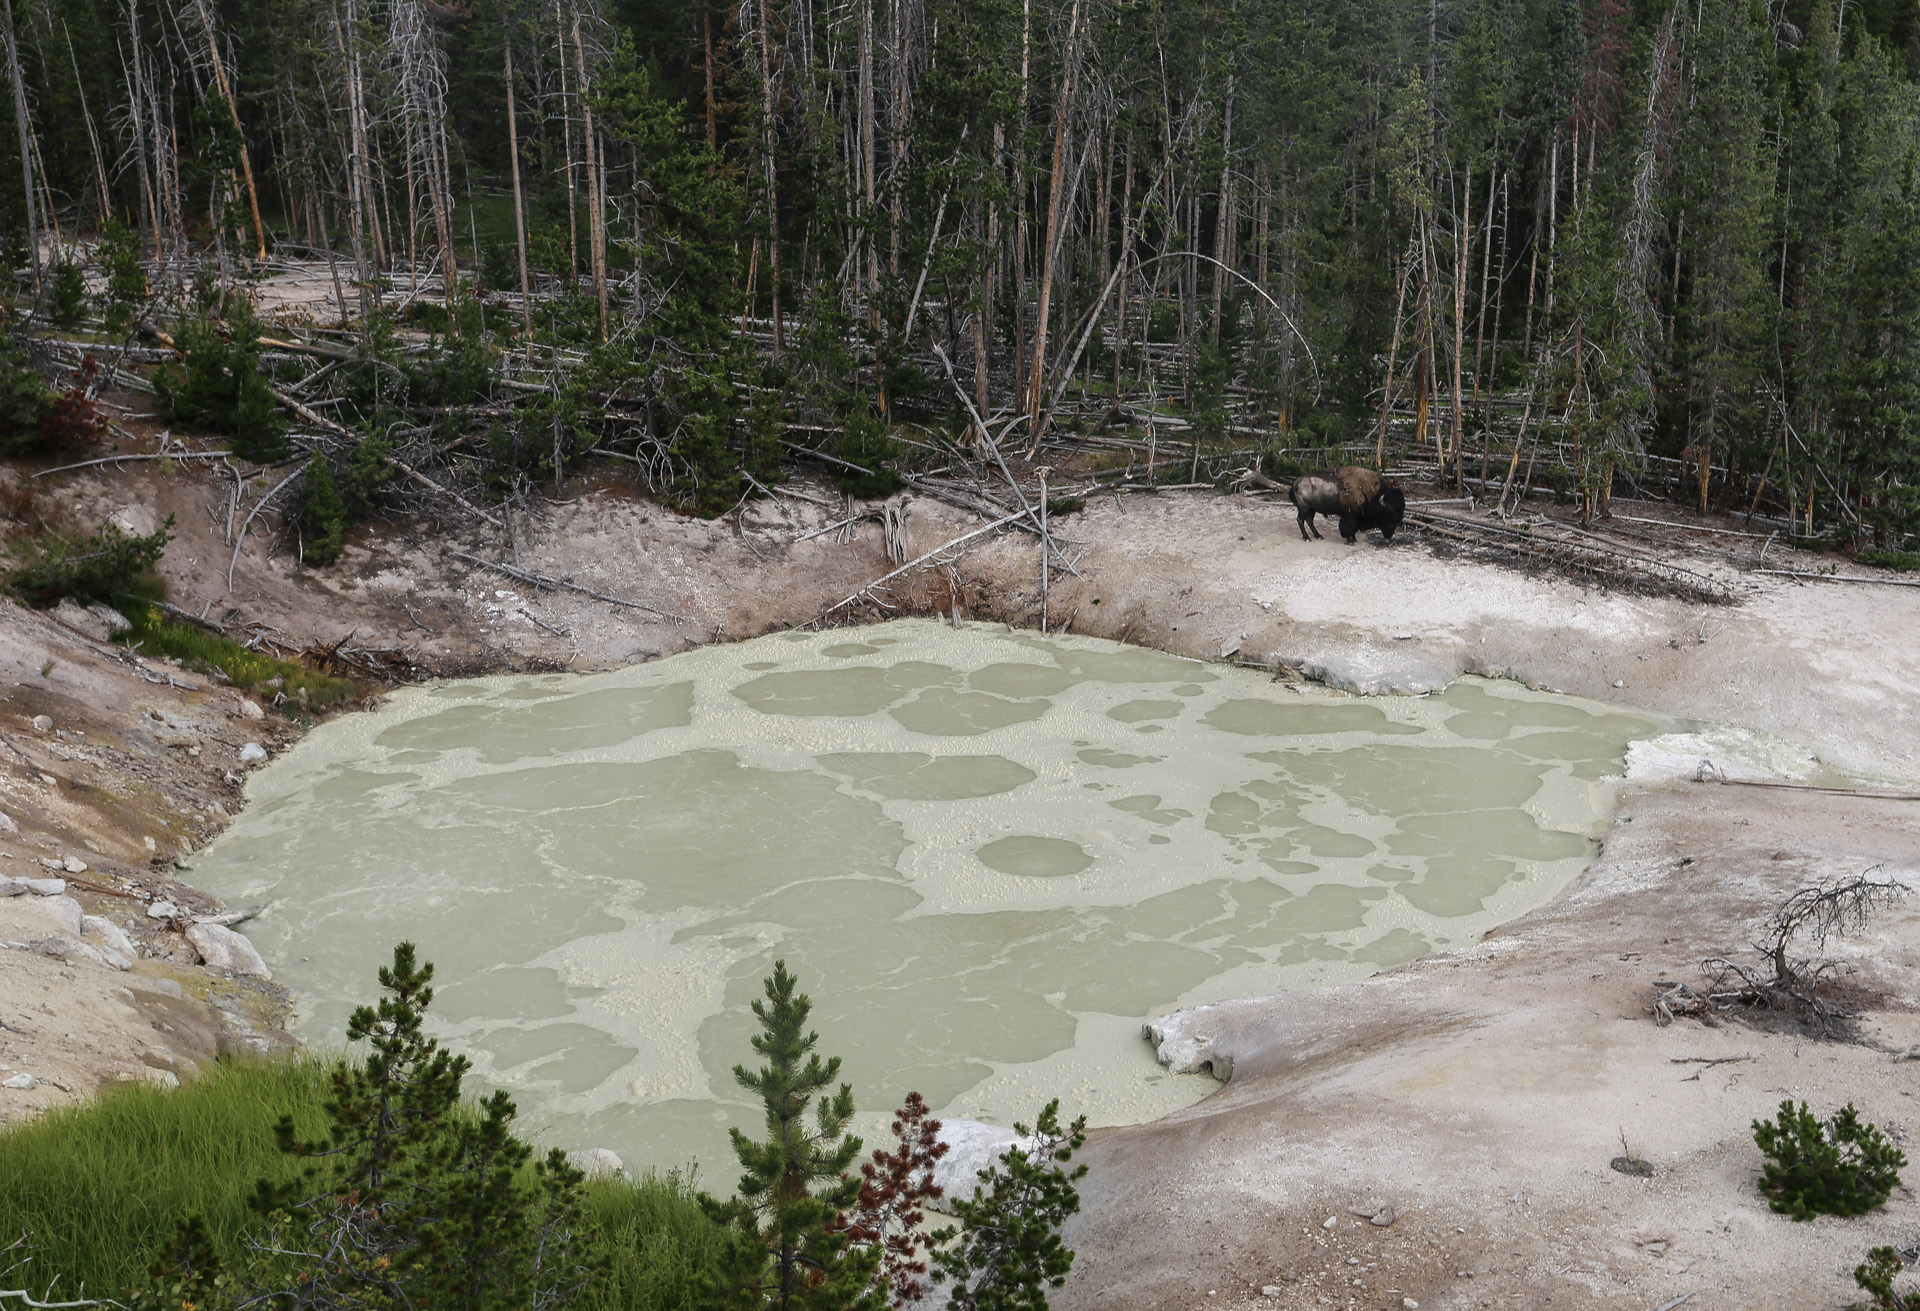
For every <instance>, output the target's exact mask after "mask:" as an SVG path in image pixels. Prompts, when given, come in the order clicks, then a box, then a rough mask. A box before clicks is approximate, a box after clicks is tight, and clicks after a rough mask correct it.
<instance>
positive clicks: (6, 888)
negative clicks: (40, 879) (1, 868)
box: [0, 874, 27, 897]
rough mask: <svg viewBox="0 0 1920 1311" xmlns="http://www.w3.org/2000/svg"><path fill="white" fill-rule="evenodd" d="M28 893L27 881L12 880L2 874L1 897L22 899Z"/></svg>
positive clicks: (0, 882) (0, 876)
mask: <svg viewBox="0 0 1920 1311" xmlns="http://www.w3.org/2000/svg"><path fill="white" fill-rule="evenodd" d="M26 892H27V881H26V880H25V879H10V878H8V877H7V876H6V875H4V874H0V897H22V896H25V895H26Z"/></svg>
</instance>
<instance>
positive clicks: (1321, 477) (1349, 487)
mask: <svg viewBox="0 0 1920 1311" xmlns="http://www.w3.org/2000/svg"><path fill="white" fill-rule="evenodd" d="M1289 499H1291V500H1292V501H1293V507H1294V509H1295V510H1297V511H1298V512H1299V515H1300V538H1301V540H1302V541H1311V540H1313V537H1318V536H1320V529H1319V527H1318V526H1317V525H1316V524H1315V523H1314V522H1313V517H1314V515H1316V514H1337V515H1339V516H1340V536H1341V537H1342V538H1343V539H1345V541H1346V543H1347V544H1348V545H1349V546H1351V545H1353V542H1354V539H1355V538H1357V537H1358V536H1359V535H1360V534H1361V533H1362V532H1364V531H1365V530H1366V529H1368V528H1378V529H1379V530H1380V536H1381V537H1382V538H1384V539H1385V540H1387V541H1389V542H1391V541H1392V540H1393V534H1394V532H1395V531H1396V530H1397V529H1398V528H1399V527H1400V521H1401V520H1402V519H1404V518H1406V516H1407V498H1406V494H1405V493H1404V492H1402V491H1401V490H1400V489H1399V488H1398V487H1395V486H1393V485H1392V484H1390V483H1387V482H1385V481H1384V480H1383V479H1382V478H1381V477H1380V475H1379V474H1378V473H1375V472H1374V471H1373V470H1372V469H1361V468H1357V467H1355V466H1352V465H1349V466H1347V467H1346V468H1342V469H1335V470H1333V471H1332V472H1331V473H1309V474H1303V475H1302V476H1301V477H1300V478H1298V479H1296V480H1295V481H1294V484H1293V491H1292V492H1291V493H1290V494H1289ZM1309 530H1311V531H1312V537H1309V536H1308V531H1309Z"/></svg>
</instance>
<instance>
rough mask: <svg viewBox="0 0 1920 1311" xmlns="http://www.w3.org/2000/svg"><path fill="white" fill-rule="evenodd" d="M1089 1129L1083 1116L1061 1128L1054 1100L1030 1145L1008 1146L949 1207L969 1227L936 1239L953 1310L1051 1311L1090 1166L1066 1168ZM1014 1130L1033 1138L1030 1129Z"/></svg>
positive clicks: (937, 1264) (1068, 1260)
mask: <svg viewBox="0 0 1920 1311" xmlns="http://www.w3.org/2000/svg"><path fill="white" fill-rule="evenodd" d="M1086 1127H1087V1117H1086V1116H1084V1115H1083V1116H1080V1117H1079V1118H1078V1119H1076V1120H1075V1121H1074V1122H1073V1123H1072V1124H1070V1125H1067V1126H1066V1127H1065V1128H1064V1129H1063V1128H1061V1126H1060V1099H1059V1098H1057V1097H1056V1098H1055V1099H1054V1100H1052V1101H1050V1102H1048V1103H1047V1104H1046V1107H1045V1108H1044V1109H1043V1110H1042V1111H1041V1112H1040V1118H1039V1119H1038V1120H1036V1121H1035V1122H1034V1127H1033V1130H1032V1135H1031V1137H1032V1140H1033V1141H1032V1145H1031V1146H1029V1147H1024V1148H1022V1147H1012V1148H1009V1149H1008V1150H1007V1154H1006V1157H1005V1158H1004V1160H1003V1162H1002V1163H1001V1164H1000V1165H998V1166H996V1167H994V1168H993V1169H991V1170H982V1171H981V1172H980V1183H979V1185H977V1186H976V1187H975V1188H974V1190H973V1196H972V1197H970V1198H962V1197H955V1198H953V1199H952V1200H951V1201H950V1202H949V1204H948V1206H949V1209H950V1210H951V1211H952V1213H953V1215H954V1216H955V1217H956V1218H958V1219H959V1221H960V1222H961V1225H962V1226H963V1228H962V1230H961V1232H960V1234H959V1237H958V1241H956V1242H949V1241H948V1240H950V1239H953V1238H954V1233H953V1231H952V1230H950V1229H949V1230H944V1231H942V1232H941V1233H939V1234H936V1235H935V1239H936V1241H938V1242H942V1243H946V1244H947V1246H945V1247H943V1248H941V1249H940V1251H939V1252H937V1253H936V1254H935V1256H934V1260H933V1266H934V1270H935V1271H936V1273H937V1274H938V1275H939V1276H940V1277H941V1278H943V1279H945V1280H947V1281H949V1285H950V1292H949V1295H948V1297H947V1311H1047V1290H1048V1289H1050V1288H1059V1287H1060V1286H1061V1285H1062V1284H1064V1283H1066V1281H1067V1272H1068V1271H1070V1270H1072V1269H1073V1249H1072V1248H1070V1247H1068V1246H1067V1245H1066V1243H1065V1242H1064V1241H1062V1239H1061V1237H1060V1226H1061V1224H1062V1223H1063V1222H1064V1221H1065V1220H1066V1218H1067V1217H1068V1216H1070V1215H1074V1214H1076V1213H1078V1212H1079V1210H1080V1192H1079V1190H1078V1189H1077V1188H1075V1187H1074V1184H1075V1183H1077V1182H1078V1181H1079V1180H1081V1179H1082V1178H1084V1177H1086V1173H1087V1167H1086V1166H1084V1165H1078V1166H1075V1167H1074V1168H1073V1169H1072V1170H1068V1169H1067V1168H1066V1164H1067V1162H1068V1161H1069V1160H1071V1159H1072V1158H1073V1154H1074V1152H1076V1151H1078V1150H1079V1149H1080V1146H1081V1144H1083V1143H1084V1142H1086ZM1013 1131H1014V1132H1015V1133H1017V1134H1019V1135H1020V1136H1021V1137H1022V1138H1027V1137H1028V1136H1029V1134H1028V1130H1027V1126H1025V1125H1024V1124H1016V1125H1014V1126H1013Z"/></svg>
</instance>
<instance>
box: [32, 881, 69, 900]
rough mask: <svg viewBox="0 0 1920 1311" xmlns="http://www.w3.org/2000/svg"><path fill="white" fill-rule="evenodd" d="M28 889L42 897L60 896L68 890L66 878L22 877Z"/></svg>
mask: <svg viewBox="0 0 1920 1311" xmlns="http://www.w3.org/2000/svg"><path fill="white" fill-rule="evenodd" d="M20 882H22V883H24V884H25V885H26V888H27V891H28V892H31V893H34V894H36V895H37V896H42V897H58V896H61V895H62V894H64V893H65V892H66V890H67V881H66V880H65V879H21V880H20Z"/></svg>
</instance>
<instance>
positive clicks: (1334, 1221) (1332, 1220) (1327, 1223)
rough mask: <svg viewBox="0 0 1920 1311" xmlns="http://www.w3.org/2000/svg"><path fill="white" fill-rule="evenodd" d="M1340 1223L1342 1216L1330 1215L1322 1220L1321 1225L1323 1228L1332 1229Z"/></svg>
mask: <svg viewBox="0 0 1920 1311" xmlns="http://www.w3.org/2000/svg"><path fill="white" fill-rule="evenodd" d="M1339 1223H1340V1217H1339V1216H1337V1215H1330V1216H1328V1217H1327V1218H1326V1219H1324V1220H1322V1221H1321V1222H1320V1227H1321V1228H1322V1229H1332V1228H1333V1227H1335V1226H1336V1225H1338V1224H1339Z"/></svg>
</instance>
